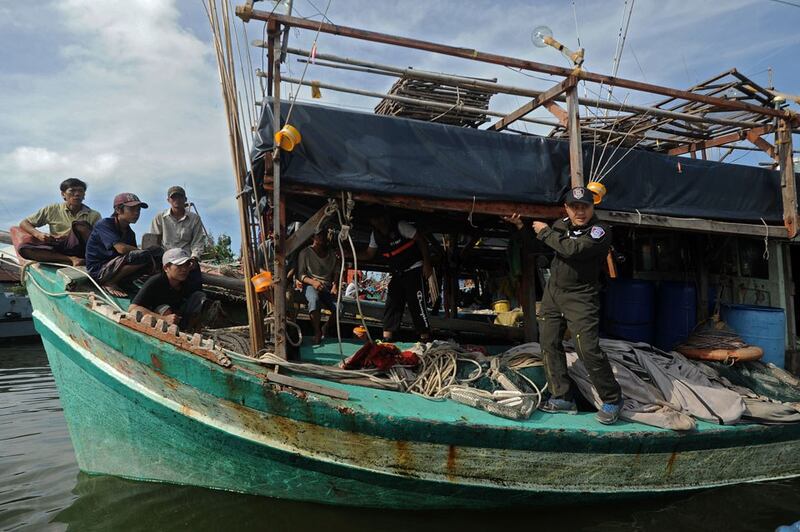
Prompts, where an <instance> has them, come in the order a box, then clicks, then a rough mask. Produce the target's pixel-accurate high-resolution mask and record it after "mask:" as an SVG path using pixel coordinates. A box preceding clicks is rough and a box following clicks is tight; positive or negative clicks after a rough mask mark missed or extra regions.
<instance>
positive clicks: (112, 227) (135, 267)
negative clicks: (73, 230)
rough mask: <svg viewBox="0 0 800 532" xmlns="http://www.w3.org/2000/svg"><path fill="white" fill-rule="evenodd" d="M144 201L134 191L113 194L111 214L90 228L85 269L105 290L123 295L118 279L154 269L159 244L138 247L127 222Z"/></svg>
mask: <svg viewBox="0 0 800 532" xmlns="http://www.w3.org/2000/svg"><path fill="white" fill-rule="evenodd" d="M143 208H144V209H146V208H147V203H145V202H143V201H141V200H140V199H139V197H138V196H136V194H131V193H130V192H123V193H122V194H117V195H116V196H115V197H114V214H112V215H111V216H110V217H108V218H103V219H102V220H100V221H99V222H97V224H95V226H94V229H92V234H91V235H89V240H88V242H87V243H86V270H87V271H88V272H89V275H91V276H92V278H93V279H94V280H95V281H97V282H98V283H99V284H100V285H101V286H102V287H103V288H104V289H105V290H106V291H107V292H108V293H109V294H111V295H114V296H117V297H124V296H125V295H126V292H125V291H124V290H122V289H121V288H120V285H121V283H124V282H126V281H131V280H133V279H135V278H136V277H137V276H139V275H142V274H146V273H152V272H154V271H155V264H156V262H155V261H156V260H160V258H161V254H162V252H161V250H160V248H155V249H139V248H138V247H137V246H136V234H135V233H134V232H133V229H131V224H135V223H136V222H137V220H139V215H140V214H141V209H143Z"/></svg>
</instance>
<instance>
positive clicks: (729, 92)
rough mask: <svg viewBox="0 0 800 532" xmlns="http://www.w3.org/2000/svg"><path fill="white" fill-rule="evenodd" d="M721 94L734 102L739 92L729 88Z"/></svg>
mask: <svg viewBox="0 0 800 532" xmlns="http://www.w3.org/2000/svg"><path fill="white" fill-rule="evenodd" d="M723 94H724V95H725V97H726V98H727V99H729V100H735V99H736V98H738V97H739V91H737V90H736V89H734V88H733V87H730V88H729V89H727V90H726V91H725V92H724V93H723Z"/></svg>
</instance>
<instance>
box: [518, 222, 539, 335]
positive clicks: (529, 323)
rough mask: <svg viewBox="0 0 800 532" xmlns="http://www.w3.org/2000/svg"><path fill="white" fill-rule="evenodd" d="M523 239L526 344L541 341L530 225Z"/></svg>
mask: <svg viewBox="0 0 800 532" xmlns="http://www.w3.org/2000/svg"><path fill="white" fill-rule="evenodd" d="M521 233H522V234H521V235H520V236H521V237H522V250H521V253H522V279H521V283H520V284H521V285H522V286H521V288H520V289H521V292H522V294H521V299H522V301H520V304H521V305H522V320H523V321H522V330H523V333H524V335H525V341H526V342H538V341H539V323H538V322H537V321H536V278H537V274H536V273H537V272H536V255H534V253H533V250H534V234H533V230H532V229H531V227H530V225H529V224H525V226H524V227H523V228H522V231H521Z"/></svg>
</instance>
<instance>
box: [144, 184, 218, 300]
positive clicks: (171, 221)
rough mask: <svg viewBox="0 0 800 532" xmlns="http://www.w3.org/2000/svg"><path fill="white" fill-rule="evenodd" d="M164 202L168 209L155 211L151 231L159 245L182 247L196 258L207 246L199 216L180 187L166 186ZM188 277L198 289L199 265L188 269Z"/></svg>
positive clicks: (198, 258)
mask: <svg viewBox="0 0 800 532" xmlns="http://www.w3.org/2000/svg"><path fill="white" fill-rule="evenodd" d="M167 202H168V203H169V209H167V210H165V211H163V212H159V213H157V214H156V216H155V218H153V221H152V222H151V223H150V233H152V234H156V235H160V236H161V247H162V248H164V249H174V248H181V249H183V250H184V251H186V252H187V253H189V255H190V256H191V258H193V259H195V261H196V262H197V261H199V260H200V256H201V255H202V254H203V251H204V250H205V247H206V234H205V231H204V230H203V222H202V221H201V220H200V216H198V215H197V214H195V213H193V212H191V211H190V210H189V209H188V208H187V206H188V205H187V203H186V191H185V190H184V189H183V187H179V186H174V187H169V190H167ZM187 281H188V282H189V284H190V285H192V288H193V289H194V290H200V288H201V284H202V275H201V273H200V268H199V267H197V268H194V269H193V270H192V271H191V273H190V274H189V279H188V280H187Z"/></svg>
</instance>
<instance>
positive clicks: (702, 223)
mask: <svg viewBox="0 0 800 532" xmlns="http://www.w3.org/2000/svg"><path fill="white" fill-rule="evenodd" d="M595 212H596V213H597V217H598V218H600V219H601V220H603V221H605V222H609V223H612V224H623V225H634V226H636V225H641V226H645V227H656V228H662V229H681V230H684V231H695V232H701V233H723V234H735V235H750V236H760V237H764V236H768V237H769V238H784V239H785V238H789V237H788V235H787V232H786V228H785V227H781V226H777V225H767V226H765V225H763V224H746V223H733V222H721V221H718V220H706V219H702V218H677V217H673V216H662V215H659V214H638V213H635V212H622V211H601V210H598V211H595Z"/></svg>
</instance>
